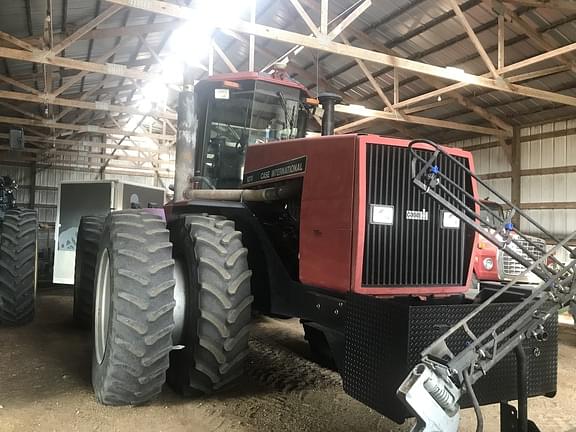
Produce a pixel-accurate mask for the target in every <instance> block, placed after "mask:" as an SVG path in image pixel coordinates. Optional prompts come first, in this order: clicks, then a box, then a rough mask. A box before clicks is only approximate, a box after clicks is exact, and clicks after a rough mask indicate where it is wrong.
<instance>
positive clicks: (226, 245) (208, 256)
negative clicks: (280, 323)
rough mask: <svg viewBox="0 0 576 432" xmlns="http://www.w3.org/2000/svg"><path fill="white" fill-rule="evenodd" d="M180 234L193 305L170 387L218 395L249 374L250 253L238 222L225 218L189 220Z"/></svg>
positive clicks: (180, 251)
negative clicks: (247, 363) (246, 368)
mask: <svg viewBox="0 0 576 432" xmlns="http://www.w3.org/2000/svg"><path fill="white" fill-rule="evenodd" d="M180 230H181V239H183V240H181V241H180V242H177V243H175V248H177V249H178V250H177V251H176V252H177V259H183V260H184V261H185V264H186V267H187V272H186V278H187V281H186V282H187V283H186V285H187V295H186V297H187V299H188V301H187V307H186V318H185V323H184V328H183V334H182V345H183V346H184V348H183V349H181V350H175V351H173V352H172V354H171V356H170V370H169V371H168V382H169V384H170V385H171V386H172V387H173V388H174V389H175V390H176V391H178V392H179V393H181V394H184V395H186V396H198V395H203V394H212V393H215V392H217V391H221V390H224V389H227V388H230V387H232V386H233V385H234V384H235V383H236V382H237V379H238V378H239V377H240V376H241V375H242V374H243V372H244V363H245V359H246V357H247V355H248V352H249V351H248V336H249V332H250V320H251V304H252V301H253V300H254V298H253V297H252V295H251V290H250V277H251V275H252V272H251V271H250V270H249V269H248V260H247V255H248V250H247V249H246V248H245V247H244V246H243V244H242V234H241V233H240V232H239V231H236V229H235V225H234V222H233V221H230V220H227V219H225V218H223V217H221V216H210V215H190V216H186V217H185V219H184V220H183V221H180ZM176 231H177V232H176V233H173V234H176V235H178V230H176Z"/></svg>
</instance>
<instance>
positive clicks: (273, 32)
mask: <svg viewBox="0 0 576 432" xmlns="http://www.w3.org/2000/svg"><path fill="white" fill-rule="evenodd" d="M108 1H109V2H112V3H116V4H122V5H124V6H131V7H134V8H137V9H142V10H146V11H149V12H154V13H159V14H165V15H169V16H172V17H175V18H179V19H187V18H188V17H190V16H191V14H192V13H193V9H191V8H188V7H182V6H177V5H174V4H170V3H165V2H160V1H158V0H139V1H138V2H136V3H135V2H133V1H131V0H108ZM221 28H223V29H232V30H235V31H238V32H240V33H247V34H253V35H255V36H258V37H263V38H266V39H272V40H276V41H280V42H287V43H290V44H293V45H302V46H306V47H308V48H313V49H317V50H320V51H326V52H332V53H335V54H340V55H343V56H347V57H352V58H359V59H361V60H366V61H371V62H374V63H379V64H383V65H388V66H396V67H399V68H401V69H405V70H408V71H411V72H415V73H423V74H426V75H431V76H435V77H437V78H443V79H448V80H451V81H458V82H459V84H460V85H462V86H465V85H475V86H478V87H484V88H490V89H493V90H500V91H503V92H506V93H511V94H514V95H522V96H529V97H532V98H536V99H542V100H546V101H550V102H555V103H561V104H565V105H570V106H576V98H574V97H572V96H566V95H562V94H556V93H553V92H549V91H545V90H539V89H535V88H531V87H525V86H520V85H512V84H511V85H506V84H505V83H503V82H499V81H501V80H498V81H496V80H494V79H490V78H487V77H485V76H477V75H473V74H469V73H466V72H462V73H458V74H453V73H451V71H449V70H447V69H446V68H444V67H440V66H433V65H429V64H426V63H422V62H417V61H414V60H407V59H404V58H400V57H397V56H391V55H388V54H383V53H379V52H374V51H370V50H367V49H364V48H358V47H352V46H347V45H345V44H341V43H336V42H332V41H326V40H325V39H319V38H316V37H313V36H306V35H303V34H300V33H294V32H290V31H286V30H280V29H276V28H273V27H268V26H264V25H261V24H252V23H250V22H246V21H242V20H238V21H235V22H230V23H221ZM563 48H564V49H567V50H568V51H572V50H575V49H576V43H574V44H571V45H569V46H568V47H563ZM396 108H398V106H396Z"/></svg>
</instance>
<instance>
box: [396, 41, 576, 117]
mask: <svg viewBox="0 0 576 432" xmlns="http://www.w3.org/2000/svg"><path fill="white" fill-rule="evenodd" d="M574 50H576V43H572V44H569V45H565V46H563V47H560V48H557V49H555V50H552V51H549V52H546V53H543V54H540V55H537V56H534V57H531V58H529V59H526V60H522V61H519V62H517V63H514V64H511V65H508V66H504V67H503V68H501V69H499V70H498V72H499V73H500V74H503V73H507V72H512V71H515V70H518V69H523V68H525V67H528V66H531V65H533V64H537V63H540V62H543V61H546V60H549V59H551V58H554V57H557V56H560V55H562V54H566V53H569V52H572V51H574ZM506 81H507V82H508V83H513V82H516V81H518V82H519V81H520V80H519V79H517V78H515V77H507V78H506ZM468 85H470V83H467V82H459V83H456V84H452V85H449V86H447V87H444V88H442V89H438V90H434V91H431V92H429V93H425V94H423V95H420V96H415V97H413V98H410V99H406V100H403V101H401V102H400V103H398V104H395V105H394V106H395V107H396V108H400V107H403V106H408V105H412V104H415V103H417V102H421V101H423V100H427V99H430V98H436V97H438V96H440V95H443V94H445V93H449V92H451V91H454V90H458V89H461V88H463V87H466V86H468ZM517 87H518V86H512V85H509V86H508V88H509V89H514V88H517ZM524 88H531V87H524ZM493 90H498V88H495V89H493ZM527 93H530V92H527ZM548 93H550V92H548ZM518 94H521V95H522V96H527V97H534V96H533V95H531V94H525V92H522V93H518ZM558 96H561V97H562V99H563V102H561V101H560V100H559V99H558V98H551V99H547V98H545V99H544V100H548V101H549V102H556V103H566V105H572V106H574V105H573V103H572V102H573V101H570V100H569V99H565V97H564V95H558ZM567 102H570V103H567Z"/></svg>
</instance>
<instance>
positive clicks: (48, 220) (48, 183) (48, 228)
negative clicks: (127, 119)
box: [0, 161, 169, 283]
mask: <svg viewBox="0 0 576 432" xmlns="http://www.w3.org/2000/svg"><path fill="white" fill-rule="evenodd" d="M0 175H7V176H10V177H12V178H13V179H15V180H16V182H17V183H18V185H19V189H18V191H17V195H16V200H17V202H18V205H19V206H22V207H28V206H29V205H30V191H31V186H30V185H31V184H33V182H32V179H31V175H32V169H31V168H30V167H23V166H22V167H21V166H12V165H2V161H0ZM97 179H100V175H99V174H98V173H95V172H87V171H73V170H67V169H54V168H43V167H39V168H38V169H37V171H36V193H35V200H34V201H35V202H34V206H35V208H36V209H37V211H38V220H39V222H40V229H39V230H38V249H39V269H40V272H39V277H40V281H41V282H42V283H44V282H49V281H51V280H52V277H51V271H52V260H53V248H54V225H55V222H56V210H57V203H58V185H59V184H60V183H62V182H64V181H90V180H97ZM104 179H105V180H119V181H124V182H131V183H140V184H145V185H148V186H155V178H154V177H145V176H128V175H120V174H115V173H109V172H106V173H105V175H104ZM163 181H164V183H165V184H168V183H169V182H168V181H167V179H163Z"/></svg>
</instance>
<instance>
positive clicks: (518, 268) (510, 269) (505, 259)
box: [502, 237, 546, 276]
mask: <svg viewBox="0 0 576 432" xmlns="http://www.w3.org/2000/svg"><path fill="white" fill-rule="evenodd" d="M529 239H530V242H531V243H532V244H530V243H529V242H528V241H526V240H524V239H522V238H515V239H514V241H515V242H516V243H519V244H520V245H521V246H522V248H524V249H525V250H527V251H529V252H530V254H531V255H532V256H534V257H535V258H536V259H539V258H541V257H542V255H544V253H545V252H544V251H545V250H546V242H545V241H544V240H542V239H539V238H536V237H530V238H529ZM510 248H511V249H512V250H514V251H515V252H516V253H517V254H518V255H520V256H522V257H523V258H525V259H526V260H528V261H530V262H532V261H534V260H533V259H532V258H531V257H530V256H528V254H527V253H526V252H524V251H523V250H522V249H520V247H518V246H517V245H516V244H514V243H510ZM524 270H526V267H524V266H523V265H522V264H520V263H519V262H518V261H516V260H515V259H514V258H512V257H511V256H510V255H508V254H505V253H504V254H502V274H503V275H504V276H518V275H519V274H520V273H522V272H523V271H524Z"/></svg>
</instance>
